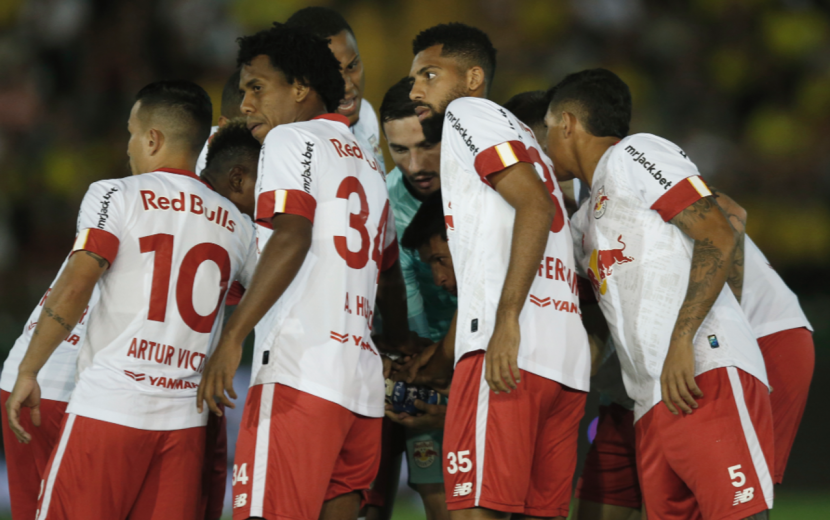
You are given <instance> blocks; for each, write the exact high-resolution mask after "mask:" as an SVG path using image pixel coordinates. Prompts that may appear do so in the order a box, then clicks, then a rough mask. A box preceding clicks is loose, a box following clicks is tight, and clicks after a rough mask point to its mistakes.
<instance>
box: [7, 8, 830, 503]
mask: <svg viewBox="0 0 830 520" xmlns="http://www.w3.org/2000/svg"><path fill="white" fill-rule="evenodd" d="M309 4H314V5H328V6H330V7H334V8H336V9H338V10H340V11H341V12H342V13H343V14H344V15H345V17H346V19H347V20H348V21H349V22H350V24H351V25H352V28H353V29H354V32H355V34H356V36H357V40H358V44H359V47H360V51H361V54H362V57H363V60H364V65H365V69H366V78H367V79H366V92H365V97H366V98H367V99H369V100H370V101H371V102H372V104H373V105H374V106H375V107H376V108H377V107H378V106H379V105H380V100H381V98H382V96H383V94H384V92H385V91H386V89H387V88H388V87H389V86H391V85H392V84H393V83H394V82H395V81H397V80H398V79H400V78H401V77H403V76H404V75H406V74H407V73H408V71H409V66H410V63H411V60H412V52H411V41H412V38H413V37H414V36H415V35H416V34H417V33H418V32H419V31H420V30H422V29H424V28H427V27H429V26H431V25H434V24H436V23H440V22H448V21H463V22H465V23H468V24H472V25H476V26H478V27H480V28H482V29H484V30H485V31H486V32H488V33H489V35H490V37H491V38H492V40H493V42H494V44H495V46H496V48H497V49H498V67H497V71H496V80H495V83H494V88H493V91H492V98H493V99H494V100H495V101H497V102H503V101H506V100H507V99H508V98H509V97H510V96H512V95H513V94H516V93H519V92H523V91H527V90H535V89H546V88H548V87H549V86H551V85H552V84H554V83H556V82H557V81H559V80H560V79H561V78H562V77H563V76H564V75H565V74H567V73H569V72H573V71H577V70H581V69H584V68H589V67H597V66H602V67H606V68H609V69H611V70H613V71H615V72H616V73H618V74H619V75H620V76H621V77H622V78H623V79H624V80H625V81H627V82H628V84H629V85H630V87H631V90H632V94H633V99H634V121H633V125H632V133H635V132H649V133H655V134H658V135H661V136H663V137H666V138H668V139H670V140H672V141H675V142H676V143H677V144H679V145H680V146H681V147H683V148H684V149H685V151H686V152H687V153H688V155H689V157H690V158H691V159H692V160H694V161H695V162H696V163H697V165H698V167H699V168H700V170H701V172H702V173H703V175H704V177H705V178H706V179H707V180H708V181H709V183H710V184H713V185H715V186H717V187H718V188H720V189H722V190H723V191H725V192H727V193H729V194H730V195H731V196H732V197H733V198H734V199H736V200H737V201H738V202H739V203H741V204H742V205H744V206H745V207H746V208H747V209H748V211H749V222H748V229H749V233H750V235H752V237H753V239H755V241H756V242H757V243H758V244H759V246H760V247H761V248H762V249H763V250H764V251H765V253H766V254H767V256H768V258H769V260H770V262H771V264H772V265H773V266H774V267H775V268H776V269H777V270H778V271H779V272H780V273H781V274H782V276H783V277H784V278H785V280H786V281H787V282H788V283H789V284H790V286H791V287H792V288H793V289H794V290H795V291H796V292H797V293H798V294H799V296H800V297H801V300H802V304H803V306H804V307H805V311H806V312H807V314H808V316H809V317H810V319H811V320H812V322H813V325H814V326H815V328H816V344H817V354H818V355H817V365H816V378H815V380H814V392H813V395H812V396H811V404H808V410H807V413H806V415H805V419H804V424H803V425H802V433H801V434H800V436H799V439H798V440H797V441H796V447H795V450H794V454H793V458H792V459H791V466H792V465H795V466H798V465H799V464H801V463H803V464H804V468H799V469H790V470H788V480H790V481H792V480H795V481H796V484H798V483H800V484H801V485H804V486H811V485H813V486H822V485H823V486H825V489H827V487H826V486H828V485H830V477H828V476H827V474H826V473H825V472H823V471H819V469H818V468H812V466H815V460H816V458H815V457H817V456H820V457H823V459H824V461H825V462H827V461H829V460H830V456H828V448H827V447H826V442H823V441H821V440H820V439H825V438H826V431H827V426H828V421H827V419H826V413H824V412H823V410H822V409H821V408H820V407H818V406H817V402H818V401H819V400H820V399H822V397H820V395H821V394H824V396H825V397H830V387H829V386H828V383H826V382H823V381H821V379H822V378H823V374H822V368H823V369H824V370H825V371H826V370H827V369H830V359H828V358H830V348H829V347H828V343H830V323H828V321H829V320H828V316H830V261H829V260H828V259H829V258H830V204H828V200H830V6H828V3H827V2H823V1H819V0H685V1H684V0H570V1H569V0H418V1H404V0H397V1H395V0H362V1H347V0H339V1H338V0H331V1H328V2H326V1H312V0H306V1H300V0H163V1H162V0H0V294H2V298H0V356H2V357H0V359H3V358H4V357H5V352H7V351H8V349H9V348H10V347H11V345H12V343H13V342H14V340H15V338H16V337H17V336H18V335H19V334H20V332H21V331H22V328H23V325H24V321H25V319H26V317H27V315H28V314H29V312H31V310H32V308H33V306H34V305H35V303H36V302H37V300H38V299H39V298H40V297H41V296H42V294H43V292H44V290H45V289H46V288H47V286H48V284H49V283H50V281H51V280H52V278H53V277H54V275H55V273H56V271H57V269H58V267H59V266H60V264H61V261H62V259H63V257H64V256H65V255H66V254H67V252H68V251H69V249H70V247H71V244H72V241H73V237H74V232H75V218H76V215H77V210H78V206H79V203H80V201H81V198H82V197H83V195H84V193H85V191H86V189H87V187H88V185H89V184H90V183H91V182H93V181H95V180H98V179H102V178H109V177H121V176H124V175H127V174H128V169H127V166H126V144H127V138H128V133H127V130H126V122H127V117H128V114H129V109H130V106H131V105H132V102H133V97H134V95H135V93H136V92H137V91H138V90H139V89H140V88H141V87H142V86H143V85H145V84H146V83H148V82H151V81H154V80H158V79H173V78H181V79H191V80H193V81H196V82H197V83H199V84H201V85H202V86H203V87H204V88H205V89H206V90H207V91H208V92H209V93H210V94H211V96H212V98H213V100H214V113H215V115H216V117H218V112H219V97H220V94H221V88H222V85H223V84H224V82H225V80H226V79H227V77H228V76H229V75H230V74H231V73H232V72H233V70H234V67H235V58H236V43H235V38H236V37H238V36H240V35H243V34H247V33H251V32H253V31H256V30H258V29H262V28H265V27H267V26H268V25H270V23H271V22H272V21H275V20H278V21H284V20H285V19H286V18H287V17H288V16H289V15H290V14H292V13H293V12H294V11H295V10H297V9H299V8H301V7H305V6H306V5H309ZM387 164H391V161H388V162H387ZM810 432H814V433H810ZM811 435H815V436H816V437H815V439H816V442H815V446H814V447H813V444H811V443H812V441H811V440H810V439H811V438H812V437H811ZM805 445H806V446H810V447H809V448H803V447H802V446H805ZM815 450H821V451H820V452H819V453H818V455H817V452H816V451H815ZM800 454H801V455H800ZM802 459H803V460H802ZM811 460H812V461H813V462H812V463H811ZM799 475H801V476H799Z"/></svg>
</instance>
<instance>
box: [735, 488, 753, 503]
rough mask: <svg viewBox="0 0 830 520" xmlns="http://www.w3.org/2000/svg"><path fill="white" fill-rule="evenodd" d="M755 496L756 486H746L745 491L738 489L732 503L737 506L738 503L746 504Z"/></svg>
mask: <svg viewBox="0 0 830 520" xmlns="http://www.w3.org/2000/svg"><path fill="white" fill-rule="evenodd" d="M753 498H755V488H754V487H750V488H746V489H744V490H743V491H736V492H735V500H734V501H733V502H732V505H733V506H737V505H738V504H745V503H747V502H749V501H750V500H752V499H753Z"/></svg>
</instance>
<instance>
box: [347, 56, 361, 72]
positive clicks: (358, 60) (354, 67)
mask: <svg viewBox="0 0 830 520" xmlns="http://www.w3.org/2000/svg"><path fill="white" fill-rule="evenodd" d="M358 64H360V59H358V58H355V60H354V61H353V62H351V63H349V67H348V69H349V70H354V69H356V68H357V66H358Z"/></svg>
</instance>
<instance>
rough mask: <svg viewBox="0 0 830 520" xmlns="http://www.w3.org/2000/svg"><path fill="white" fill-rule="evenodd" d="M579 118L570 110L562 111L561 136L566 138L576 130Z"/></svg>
mask: <svg viewBox="0 0 830 520" xmlns="http://www.w3.org/2000/svg"><path fill="white" fill-rule="evenodd" d="M578 124H579V120H578V119H577V118H576V116H575V115H574V114H572V113H571V112H562V138H563V139H568V138H569V137H571V136H572V135H573V133H574V132H575V131H576V126H577V125H578Z"/></svg>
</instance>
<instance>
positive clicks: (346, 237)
mask: <svg viewBox="0 0 830 520" xmlns="http://www.w3.org/2000/svg"><path fill="white" fill-rule="evenodd" d="M256 211H257V213H256V214H257V224H258V226H257V240H258V244H259V249H260V251H261V250H262V248H263V247H265V244H266V242H267V241H268V239H269V238H270V236H271V234H272V231H271V229H270V227H271V218H272V217H273V216H274V215H275V214H277V213H290V214H295V215H302V216H304V217H306V218H308V219H309V220H310V221H311V222H312V224H313V225H312V237H311V238H312V241H311V247H310V249H309V251H308V254H307V256H306V258H305V260H304V262H303V265H302V267H301V268H300V271H299V272H298V273H297V275H296V276H295V278H294V280H293V282H292V283H291V285H290V286H289V287H288V289H287V290H286V291H285V293H283V295H282V296H281V297H280V299H279V300H278V301H277V303H276V304H275V305H274V307H272V308H271V310H270V311H269V312H268V314H266V316H265V318H263V320H261V321H260V323H259V324H258V325H257V327H256V351H255V355H254V365H253V378H252V384H261V383H281V384H285V385H288V386H291V387H293V388H296V389H298V390H301V391H304V392H307V393H311V394H313V395H317V396H318V397H322V398H324V399H327V400H330V401H333V402H335V403H337V404H340V405H342V406H344V407H346V408H348V409H350V410H352V411H353V412H355V413H359V414H362V415H370V416H381V415H383V395H384V385H383V377H382V376H381V372H382V364H381V361H380V358H379V356H378V355H377V351H376V349H375V346H374V344H373V343H372V340H371V338H370V332H371V331H370V326H371V321H372V314H373V310H374V302H375V293H376V289H377V280H378V271H379V270H380V269H382V268H383V267H386V266H388V265H390V264H391V263H393V262H394V261H395V260H396V259H397V249H396V247H397V246H396V242H395V241H394V237H395V233H394V221H392V220H391V219H390V218H389V214H390V210H389V201H388V196H387V191H386V184H385V181H384V177H383V173H382V172H381V171H380V170H379V168H378V164H377V161H375V159H374V157H373V155H372V153H371V152H370V151H368V150H363V149H362V148H361V147H360V146H359V145H358V143H357V141H356V139H355V136H354V135H352V134H351V133H350V132H349V128H348V124H347V120H346V119H345V118H343V117H342V116H333V115H327V116H323V117H321V118H316V119H314V120H311V121H306V122H301V123H293V124H289V125H282V126H279V127H276V128H274V129H273V130H271V132H270V133H269V134H268V136H267V137H266V139H265V143H264V146H263V150H262V155H261V158H260V168H259V175H258V178H257V210H256ZM387 227H388V229H387Z"/></svg>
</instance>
